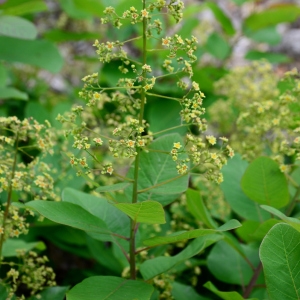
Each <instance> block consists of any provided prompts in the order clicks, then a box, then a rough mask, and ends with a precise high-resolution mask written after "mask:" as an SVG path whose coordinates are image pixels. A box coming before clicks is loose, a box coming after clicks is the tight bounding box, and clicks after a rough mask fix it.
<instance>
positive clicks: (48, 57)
mask: <svg viewBox="0 0 300 300" xmlns="http://www.w3.org/2000/svg"><path fill="white" fill-rule="evenodd" d="M0 44H1V47H0V59H2V60H6V61H9V62H20V63H24V64H29V65H33V66H37V67H40V68H43V69H46V70H48V71H50V72H52V73H57V72H59V71H60V69H61V68H62V65H63V58H62V57H61V55H60V53H59V52H58V50H57V48H56V46H55V45H54V44H52V43H51V42H49V41H45V40H33V41H31V40H21V39H16V38H11V37H5V36H0ZM20 49H22V51H21V50H20Z"/></svg>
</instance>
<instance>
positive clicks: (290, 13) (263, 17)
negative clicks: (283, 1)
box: [245, 5, 300, 30]
mask: <svg viewBox="0 0 300 300" xmlns="http://www.w3.org/2000/svg"><path fill="white" fill-rule="evenodd" d="M299 16H300V7H299V6H298V5H279V6H278V7H271V8H269V9H266V10H264V11H262V12H259V13H255V14H252V15H250V16H249V17H248V18H247V19H246V20H245V26H247V27H249V28H251V29H252V30H257V29H261V28H264V27H267V26H271V25H276V24H279V23H282V22H292V21H295V20H296V19H297V18H298V17H299Z"/></svg>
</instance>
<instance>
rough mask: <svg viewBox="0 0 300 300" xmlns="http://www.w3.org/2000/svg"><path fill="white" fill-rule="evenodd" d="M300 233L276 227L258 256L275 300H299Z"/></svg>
mask: <svg viewBox="0 0 300 300" xmlns="http://www.w3.org/2000/svg"><path fill="white" fill-rule="evenodd" d="M299 240H300V233H299V232H298V231H297V230H295V229H294V228H292V227H291V226H289V225H288V224H276V225H275V226H274V227H273V228H272V229H271V230H270V231H269V232H268V234H267V235H266V236H265V238H264V239H263V241H262V244H261V246H260V251H259V256H260V259H261V261H262V264H263V268H264V274H265V279H266V284H267V289H268V293H269V296H270V298H271V299H272V300H282V299H290V300H293V299H294V300H297V299H300V264H299V255H300V243H299Z"/></svg>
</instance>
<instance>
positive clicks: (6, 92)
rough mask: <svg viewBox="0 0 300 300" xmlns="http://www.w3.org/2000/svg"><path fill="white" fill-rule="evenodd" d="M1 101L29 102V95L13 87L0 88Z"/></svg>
mask: <svg viewBox="0 0 300 300" xmlns="http://www.w3.org/2000/svg"><path fill="white" fill-rule="evenodd" d="M0 51H1V50H0ZM0 99H19V100H28V95H27V94H26V93H24V92H21V91H19V90H17V89H15V88H12V87H1V86H0Z"/></svg>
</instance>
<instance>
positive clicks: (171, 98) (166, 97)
mask: <svg viewBox="0 0 300 300" xmlns="http://www.w3.org/2000/svg"><path fill="white" fill-rule="evenodd" d="M147 95H149V96H155V97H158V98H165V99H170V100H175V101H178V102H180V101H182V99H181V98H174V97H168V96H164V95H159V94H153V93H147Z"/></svg>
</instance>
